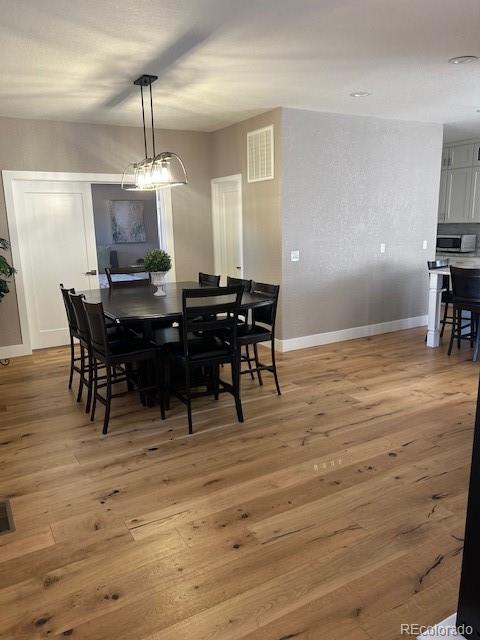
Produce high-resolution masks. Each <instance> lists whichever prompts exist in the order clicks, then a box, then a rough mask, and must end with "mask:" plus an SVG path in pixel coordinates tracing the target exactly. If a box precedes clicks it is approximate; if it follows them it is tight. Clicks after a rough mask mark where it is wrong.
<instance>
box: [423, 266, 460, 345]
mask: <svg viewBox="0 0 480 640" xmlns="http://www.w3.org/2000/svg"><path fill="white" fill-rule="evenodd" d="M427 266H428V269H429V270H434V269H445V268H447V267H448V266H449V261H448V259H447V258H443V259H441V260H428V261H427ZM442 289H443V291H442V303H443V305H444V308H443V317H442V319H441V320H440V324H441V327H442V329H441V331H440V337H441V338H442V337H443V333H444V331H445V326H446V325H447V324H448V325H453V321H454V316H453V311H452V314H451V315H449V314H448V310H449V308H450V307H452V305H453V294H452V288H451V286H450V277H449V276H447V275H444V276H443V277H442ZM452 308H453V307H452ZM425 340H426V338H425Z"/></svg>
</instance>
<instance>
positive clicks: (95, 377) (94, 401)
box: [90, 358, 98, 422]
mask: <svg viewBox="0 0 480 640" xmlns="http://www.w3.org/2000/svg"><path fill="white" fill-rule="evenodd" d="M97 389H98V362H97V360H96V358H94V360H93V399H92V413H91V414H90V420H91V421H92V422H93V421H94V420H95V409H96V408H97V393H98V390H97Z"/></svg>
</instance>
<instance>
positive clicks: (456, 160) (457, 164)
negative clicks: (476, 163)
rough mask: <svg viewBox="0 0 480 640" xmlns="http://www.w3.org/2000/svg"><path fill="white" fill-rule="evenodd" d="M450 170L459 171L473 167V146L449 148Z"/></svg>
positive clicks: (463, 145) (462, 145)
mask: <svg viewBox="0 0 480 640" xmlns="http://www.w3.org/2000/svg"><path fill="white" fill-rule="evenodd" d="M449 160H450V163H449V165H448V167H449V168H450V169H461V168H463V167H471V166H472V165H473V144H460V145H456V146H454V147H450V154H449Z"/></svg>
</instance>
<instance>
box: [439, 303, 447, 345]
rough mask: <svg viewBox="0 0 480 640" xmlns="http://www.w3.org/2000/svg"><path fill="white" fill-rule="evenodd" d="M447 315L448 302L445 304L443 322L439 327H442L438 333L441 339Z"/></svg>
mask: <svg viewBox="0 0 480 640" xmlns="http://www.w3.org/2000/svg"><path fill="white" fill-rule="evenodd" d="M447 315H448V302H445V310H444V312H443V320H442V322H441V325H442V330H441V331H440V337H441V338H443V333H444V331H445V323H446V322H447Z"/></svg>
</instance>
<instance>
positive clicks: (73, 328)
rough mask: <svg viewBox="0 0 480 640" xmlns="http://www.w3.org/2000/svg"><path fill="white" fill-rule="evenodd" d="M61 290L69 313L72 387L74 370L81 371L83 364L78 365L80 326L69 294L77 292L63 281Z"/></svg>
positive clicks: (70, 385) (69, 382)
mask: <svg viewBox="0 0 480 640" xmlns="http://www.w3.org/2000/svg"><path fill="white" fill-rule="evenodd" d="M60 291H61V293H62V298H63V304H64V306H65V313H66V315H67V322H68V333H69V336H70V375H69V379H68V388H69V389H71V388H72V383H73V374H74V372H77V373H80V371H81V365H80V367H79V366H78V365H77V362H80V361H81V358H82V356H81V353H80V355H79V356H76V355H75V344H76V343H75V340H77V343H78V342H79V340H80V338H79V335H78V327H77V320H76V318H75V312H74V310H73V306H72V303H71V301H70V296H69V294H71V293H75V289H66V288H65V287H64V286H63V283H60Z"/></svg>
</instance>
